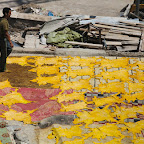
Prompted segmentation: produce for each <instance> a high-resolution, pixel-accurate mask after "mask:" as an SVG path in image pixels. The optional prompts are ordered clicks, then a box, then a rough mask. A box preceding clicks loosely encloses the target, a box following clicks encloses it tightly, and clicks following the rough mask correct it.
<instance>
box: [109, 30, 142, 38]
mask: <svg viewBox="0 0 144 144" xmlns="http://www.w3.org/2000/svg"><path fill="white" fill-rule="evenodd" d="M109 32H110V33H115V34H126V35H132V36H138V37H140V36H141V34H142V32H141V31H139V32H131V31H123V30H109Z"/></svg>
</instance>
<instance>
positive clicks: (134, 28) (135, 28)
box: [96, 23, 141, 31]
mask: <svg viewBox="0 0 144 144" xmlns="http://www.w3.org/2000/svg"><path fill="white" fill-rule="evenodd" d="M96 24H101V25H105V26H112V27H118V28H127V29H132V30H138V31H141V29H140V28H139V27H134V26H126V25H118V24H106V23H96Z"/></svg>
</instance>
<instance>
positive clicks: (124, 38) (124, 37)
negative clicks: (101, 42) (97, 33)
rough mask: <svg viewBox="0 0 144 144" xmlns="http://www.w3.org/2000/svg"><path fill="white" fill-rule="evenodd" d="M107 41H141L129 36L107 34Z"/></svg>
mask: <svg viewBox="0 0 144 144" xmlns="http://www.w3.org/2000/svg"><path fill="white" fill-rule="evenodd" d="M105 39H113V40H134V41H137V40H139V38H137V37H129V36H127V35H120V34H111V33H109V34H107V35H106V36H105Z"/></svg>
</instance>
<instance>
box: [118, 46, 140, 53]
mask: <svg viewBox="0 0 144 144" xmlns="http://www.w3.org/2000/svg"><path fill="white" fill-rule="evenodd" d="M117 50H118V51H120V52H123V51H134V50H137V46H123V47H122V46H117Z"/></svg>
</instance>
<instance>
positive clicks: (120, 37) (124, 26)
mask: <svg viewBox="0 0 144 144" xmlns="http://www.w3.org/2000/svg"><path fill="white" fill-rule="evenodd" d="M94 26H96V27H98V28H102V32H101V34H102V39H104V42H105V46H106V47H107V48H112V47H115V48H116V49H117V51H138V50H139V43H140V38H141V35H142V27H144V25H143V24H137V23H130V22H128V23H126V22H124V21H120V24H118V25H113V24H105V23H96V24H94Z"/></svg>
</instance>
